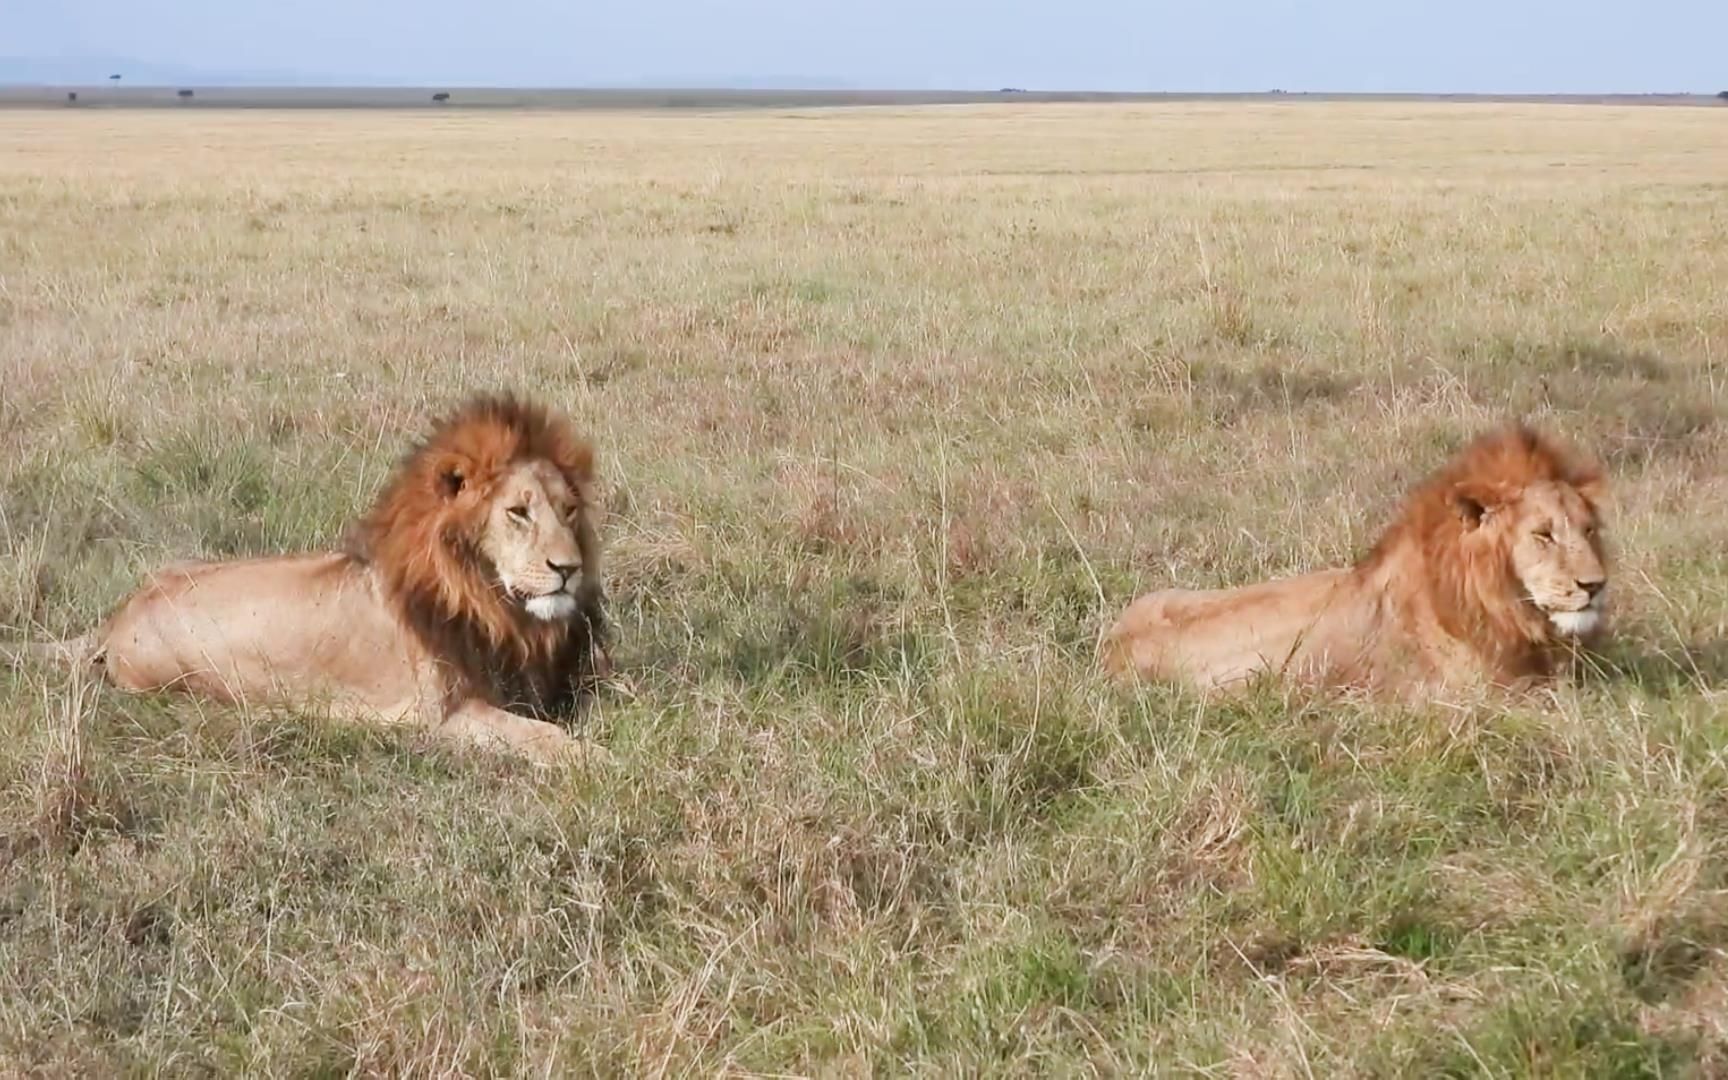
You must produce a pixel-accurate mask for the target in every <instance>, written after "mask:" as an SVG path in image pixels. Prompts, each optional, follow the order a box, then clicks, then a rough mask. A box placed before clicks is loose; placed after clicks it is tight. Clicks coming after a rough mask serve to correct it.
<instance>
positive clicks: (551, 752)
mask: <svg viewBox="0 0 1728 1080" xmlns="http://www.w3.org/2000/svg"><path fill="white" fill-rule="evenodd" d="M438 732H439V733H440V734H442V735H446V736H449V737H451V738H456V739H461V740H463V741H465V742H468V743H470V744H472V745H475V746H483V747H488V748H491V749H497V748H498V747H500V746H502V747H504V748H506V749H510V750H514V751H515V752H517V753H519V754H521V755H523V756H524V757H528V758H532V759H534V760H536V761H546V762H557V761H587V762H594V763H600V764H604V763H605V762H607V761H610V760H611V758H612V755H611V753H609V752H608V751H607V750H606V749H605V747H602V746H600V745H598V744H597V743H594V742H591V741H589V740H587V739H578V738H576V737H574V736H572V735H571V734H570V733H569V732H566V731H565V730H564V729H563V728H561V727H559V726H558V725H556V724H548V723H546V722H545V721H544V720H534V719H531V718H530V717H526V716H518V715H516V714H515V713H513V712H507V711H505V710H504V709H500V708H498V707H496V706H494V705H488V704H487V703H486V702H484V701H481V700H479V699H478V698H470V699H469V700H467V701H465V702H463V703H462V704H461V705H458V706H457V707H456V708H455V709H454V710H452V711H451V712H450V714H449V715H448V716H446V717H445V718H444V722H443V724H441V725H439V727H438Z"/></svg>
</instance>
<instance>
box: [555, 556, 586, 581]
mask: <svg viewBox="0 0 1728 1080" xmlns="http://www.w3.org/2000/svg"><path fill="white" fill-rule="evenodd" d="M546 565H547V566H549V567H551V568H552V572H553V573H554V574H557V575H558V576H559V577H560V578H562V579H564V580H565V581H569V580H570V579H571V577H573V576H574V575H575V573H576V571H578V570H580V569H582V564H581V563H562V562H553V561H552V560H551V559H547V560H546Z"/></svg>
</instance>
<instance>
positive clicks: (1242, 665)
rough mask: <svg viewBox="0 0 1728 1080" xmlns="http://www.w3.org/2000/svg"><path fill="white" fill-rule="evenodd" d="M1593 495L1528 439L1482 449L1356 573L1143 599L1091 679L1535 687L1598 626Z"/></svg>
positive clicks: (1592, 474) (1395, 689)
mask: <svg viewBox="0 0 1728 1080" xmlns="http://www.w3.org/2000/svg"><path fill="white" fill-rule="evenodd" d="M1601 487H1602V481H1601V477H1600V474H1599V473H1598V472H1597V471H1596V470H1595V468H1594V467H1593V466H1590V465H1585V464H1580V463H1577V462H1575V461H1573V460H1572V459H1571V458H1570V457H1568V456H1567V455H1566V454H1565V453H1563V452H1562V451H1561V450H1560V449H1559V448H1558V447H1556V446H1555V445H1554V444H1552V443H1550V442H1548V441H1547V440H1546V439H1544V438H1542V437H1541V436H1538V435H1536V434H1535V433H1533V432H1530V431H1528V430H1526V429H1522V428H1517V429H1512V430H1510V431H1507V432H1496V433H1493V434H1490V435H1488V436H1485V437H1483V438H1482V439H1479V440H1477V442H1475V443H1474V444H1472V445H1471V446H1470V447H1469V448H1467V449H1466V450H1465V451H1464V452H1462V453H1461V454H1459V455H1458V456H1457V457H1456V458H1455V459H1454V460H1453V461H1452V462H1450V463H1448V465H1447V466H1446V467H1445V468H1443V469H1442V470H1440V471H1439V472H1438V473H1436V474H1435V476H1434V477H1432V478H1430V479H1429V480H1428V481H1427V482H1426V483H1425V484H1423V485H1422V486H1420V487H1419V488H1418V489H1417V490H1416V491H1415V492H1413V493H1412V494H1411V496H1410V497H1409V498H1408V499H1407V500H1406V503H1405V506H1404V511H1403V513H1402V515H1401V516H1400V518H1399V519H1398V520H1397V521H1396V522H1395V523H1394V524H1393V526H1392V527H1391V528H1389V529H1388V530H1387V531H1386V533H1385V534H1384V536H1383V537H1382V538H1381V540H1380V542H1379V543H1378V544H1376V545H1375V547H1374V549H1373V550H1372V551H1371V552H1370V553H1369V555H1368V556H1367V557H1366V558H1364V559H1363V560H1362V561H1361V562H1360V563H1358V564H1357V565H1356V566H1354V567H1350V568H1348V569H1336V570H1324V571H1320V572H1317V573H1312V574H1305V575H1302V576H1299V577H1291V578H1285V579H1281V580H1278V581H1272V582H1266V583H1262V584H1257V585H1249V586H1245V587H1242V588H1236V589H1217V590H1207V591H1189V590H1168V591H1164V592H1157V593H1152V594H1149V595H1147V596H1143V597H1141V598H1140V599H1138V600H1136V601H1135V602H1134V603H1133V604H1131V605H1130V606H1129V607H1128V609H1127V611H1126V612H1124V613H1123V615H1122V617H1121V618H1120V619H1119V620H1118V621H1117V623H1116V624H1115V626H1114V627H1112V628H1111V630H1110V632H1109V634H1108V635H1106V639H1105V643H1104V661H1105V664H1106V666H1107V667H1108V668H1110V669H1111V670H1112V671H1115V672H1117V673H1119V674H1123V675H1130V676H1133V677H1138V678H1143V679H1155V680H1161V681H1171V682H1183V683H1187V684H1189V685H1193V686H1198V687H1201V688H1208V689H1210V688H1219V687H1228V686H1233V685H1238V684H1241V683H1245V682H1247V681H1250V680H1252V679H1254V678H1257V677H1259V676H1262V675H1268V674H1269V675H1274V676H1278V677H1282V678H1284V679H1287V680H1289V681H1291V682H1295V683H1302V684H1311V685H1327V686H1345V687H1358V688H1362V689H1367V690H1372V691H1380V692H1386V693H1390V694H1393V695H1421V694H1423V693H1426V692H1429V691H1432V690H1434V689H1438V688H1441V687H1457V686H1465V685H1477V686H1482V685H1495V686H1514V685H1525V684H1528V683H1530V682H1531V681H1533V680H1540V679H1543V678H1546V677H1548V676H1550V675H1552V674H1554V672H1555V671H1556V669H1557V667H1558V664H1559V662H1560V660H1561V659H1562V658H1563V657H1564V656H1565V655H1566V653H1567V652H1568V650H1569V649H1570V648H1571V645H1572V643H1573V642H1574V641H1576V640H1578V639H1580V638H1584V637H1588V636H1589V635H1591V634H1593V633H1594V632H1595V631H1596V630H1597V629H1598V628H1599V626H1600V622H1601V604H1600V597H1601V589H1602V586H1603V585H1604V584H1605V582H1606V575H1605V571H1604V569H1603V561H1602V552H1601V548H1600V545H1599V542H1598V541H1597V538H1596V515H1597V509H1596V505H1595V504H1596V501H1597V499H1598V498H1599V496H1600V493H1601Z"/></svg>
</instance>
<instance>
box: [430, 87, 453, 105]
mask: <svg viewBox="0 0 1728 1080" xmlns="http://www.w3.org/2000/svg"><path fill="white" fill-rule="evenodd" d="M432 100H433V101H436V102H437V103H438V104H440V105H442V104H444V103H445V102H446V101H449V100H450V95H449V94H448V93H445V92H444V91H443V90H440V91H438V92H437V93H436V94H433V95H432Z"/></svg>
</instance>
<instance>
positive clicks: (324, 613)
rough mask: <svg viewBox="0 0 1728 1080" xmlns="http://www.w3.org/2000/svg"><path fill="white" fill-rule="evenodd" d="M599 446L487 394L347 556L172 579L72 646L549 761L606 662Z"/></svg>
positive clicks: (105, 667) (108, 671)
mask: <svg viewBox="0 0 1728 1080" xmlns="http://www.w3.org/2000/svg"><path fill="white" fill-rule="evenodd" d="M595 513H596V507H595V502H594V452H593V449H592V448H591V447H590V446H589V445H588V443H586V442H584V441H582V440H581V439H578V438H577V437H576V435H575V434H574V433H573V432H572V431H571V429H570V427H569V425H568V424H567V423H566V422H565V421H564V420H563V419H561V418H558V417H555V416H553V415H552V414H551V413H549V412H547V411H546V410H545V409H543V408H540V407H538V406H535V405H531V404H528V403H525V402H522V401H519V400H516V399H514V398H511V397H480V398H476V399H474V400H472V401H470V402H469V403H468V404H466V405H465V406H463V407H462V408H460V409H459V410H458V411H457V412H455V413H454V414H453V415H451V416H450V417H448V418H447V419H445V420H444V421H443V422H442V423H441V424H439V425H437V426H436V428H435V429H434V430H433V432H432V434H431V435H430V436H428V437H427V438H426V440H425V441H424V442H422V443H421V444H420V445H419V446H418V447H416V448H415V449H414V450H413V452H412V453H410V454H409V456H408V457H407V458H406V459H405V460H404V461H403V462H402V463H401V465H400V466H399V467H398V468H397V470H396V472H395V474H394V475H393V476H392V477H391V478H390V480H389V481H388V482H387V483H386V484H385V486H384V490H383V491H382V493H380V495H379V496H378V500H377V502H376V503H375V504H374V505H373V507H372V509H371V511H370V512H369V513H368V514H367V515H366V516H365V517H364V518H363V519H362V520H361V521H360V523H359V525H358V527H357V528H356V529H355V530H354V532H353V534H352V537H351V540H350V543H349V544H348V546H347V549H346V550H344V551H340V552H326V553H318V554H306V555H284V556H275V557H269V558H260V559H246V560H240V561H235V562H221V563H205V564H191V565H178V566H173V567H169V568H167V569H164V570H161V571H159V572H157V573H156V574H155V575H153V577H152V578H151V579H150V580H149V581H148V582H147V583H146V584H145V586H144V587H143V588H142V589H140V590H139V591H138V592H137V593H135V594H133V596H132V597H131V598H130V599H129V600H127V601H126V602H125V603H124V604H123V605H122V606H121V607H120V609H119V610H118V611H117V612H116V613H115V614H114V615H113V616H112V617H110V618H109V619H108V621H107V622H106V623H105V624H103V626H102V627H101V628H100V629H98V630H97V631H96V632H95V633H93V634H90V635H87V636H86V637H84V638H81V639H79V640H77V641H74V642H69V643H67V644H66V645H65V646H63V650H64V655H68V656H70V658H72V659H74V660H75V661H81V662H85V663H88V664H92V665H94V666H95V667H97V668H98V669H99V670H100V671H101V672H102V673H103V676H104V677H105V678H106V679H107V680H108V681H109V682H111V683H113V684H114V685H116V686H118V687H121V688H123V689H126V690H140V691H144V690H167V689H172V690H179V691H185V692H189V693H193V694H197V695H202V696H205V697H208V698H213V699H216V700H220V701H224V702H235V703H245V702H259V703H261V702H277V703H288V704H298V705H309V704H324V705H328V706H329V708H330V709H331V710H332V711H333V713H335V714H336V715H339V716H344V717H349V718H355V719H374V720H381V721H383V722H385V723H391V724H409V725H416V726H420V727H423V728H426V729H429V730H431V731H433V732H435V733H436V734H438V735H440V736H443V737H446V738H453V739H456V740H460V741H463V742H467V743H474V744H481V745H496V746H501V747H505V748H509V749H512V750H515V751H517V752H519V753H522V754H524V755H527V756H529V757H533V758H538V759H542V760H546V759H554V758H561V757H574V756H580V753H581V752H584V751H583V748H584V747H585V746H586V744H585V743H583V742H581V741H579V740H576V739H573V738H572V737H571V736H569V735H567V734H566V733H565V731H564V729H563V728H561V727H558V726H557V725H555V724H552V723H549V722H548V720H549V719H550V718H551V717H553V716H555V715H557V714H559V713H562V712H565V711H567V710H569V709H570V708H571V707H573V706H574V705H576V704H577V703H578V702H579V701H580V699H582V698H583V697H584V696H586V695H587V694H588V693H589V692H590V691H591V690H592V688H593V684H594V683H595V681H596V680H597V679H598V678H599V677H601V676H603V675H604V674H605V667H606V658H605V652H604V643H603V640H602V638H603V634H604V622H603V615H602V594H601V582H600V544H599V538H598V534H597V531H596V528H595Z"/></svg>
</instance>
